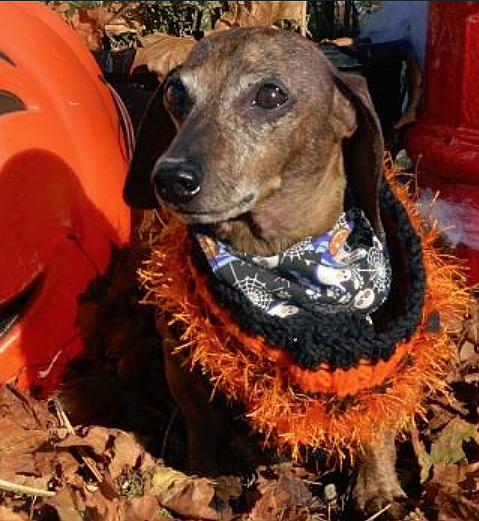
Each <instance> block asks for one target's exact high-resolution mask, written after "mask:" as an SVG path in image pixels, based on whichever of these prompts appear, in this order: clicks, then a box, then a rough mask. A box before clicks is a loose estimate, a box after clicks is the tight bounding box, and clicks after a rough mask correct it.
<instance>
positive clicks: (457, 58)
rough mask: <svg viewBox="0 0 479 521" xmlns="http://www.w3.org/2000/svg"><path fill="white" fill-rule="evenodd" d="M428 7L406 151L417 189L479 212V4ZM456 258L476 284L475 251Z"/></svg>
mask: <svg viewBox="0 0 479 521" xmlns="http://www.w3.org/2000/svg"><path fill="white" fill-rule="evenodd" d="M429 4H430V13H429V33H428V46H427V60H426V72H425V78H424V85H425V95H424V102H425V106H424V110H423V112H422V113H421V115H420V117H419V121H418V123H417V124H416V125H415V126H414V127H413V128H412V129H411V131H410V132H409V135H408V149H409V151H410V153H411V155H412V157H413V158H414V159H415V160H416V161H419V163H418V164H419V166H418V180H419V184H420V185H422V186H429V187H431V188H433V189H434V190H439V192H440V197H441V198H445V199H448V200H449V201H452V202H455V203H461V204H470V205H471V206H473V207H477V209H479V2H454V1H447V2H444V1H431V2H429ZM478 227H479V223H478ZM458 254H459V255H461V256H462V257H464V258H465V259H467V260H468V263H469V266H470V271H469V279H470V282H473V283H475V282H479V252H477V250H475V249H473V248H471V247H468V246H466V245H464V244H460V245H459V246H458Z"/></svg>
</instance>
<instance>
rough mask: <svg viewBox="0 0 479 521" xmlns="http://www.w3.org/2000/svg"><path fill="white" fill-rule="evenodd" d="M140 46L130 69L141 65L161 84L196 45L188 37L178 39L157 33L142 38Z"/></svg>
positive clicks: (194, 41)
mask: <svg viewBox="0 0 479 521" xmlns="http://www.w3.org/2000/svg"><path fill="white" fill-rule="evenodd" d="M141 44H142V47H140V48H139V49H138V51H137V53H136V56H135V60H134V62H133V65H132V67H131V69H132V70H135V69H136V68H137V67H140V66H141V65H146V66H147V67H148V70H149V71H150V72H154V73H155V74H156V75H157V76H158V79H159V80H160V82H161V81H163V80H164V78H165V77H166V75H167V74H168V72H169V71H170V70H171V69H174V68H175V67H176V66H177V65H180V64H181V63H183V62H184V61H185V59H186V57H187V56H188V54H189V52H190V51H191V49H192V48H193V47H194V46H195V45H196V40H195V39H194V38H192V37H190V36H184V37H181V38H180V37H176V36H170V35H169V34H165V33H157V34H149V35H147V36H145V37H143V38H142V39H141Z"/></svg>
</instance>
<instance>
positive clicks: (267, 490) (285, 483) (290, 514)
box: [250, 475, 313, 521]
mask: <svg viewBox="0 0 479 521" xmlns="http://www.w3.org/2000/svg"><path fill="white" fill-rule="evenodd" d="M261 494H262V495H261V498H260V499H259V500H258V501H257V502H256V504H255V506H254V508H253V510H252V512H251V515H250V521H276V520H277V519H281V520H284V521H309V520H310V519H311V516H310V514H309V507H310V506H311V505H312V504H313V496H312V494H311V492H310V491H309V489H308V487H307V486H306V485H305V484H304V482H303V481H302V480H301V479H299V478H296V477H291V476H286V475H280V477H279V480H278V481H273V482H269V483H267V484H266V486H264V487H262V490H261Z"/></svg>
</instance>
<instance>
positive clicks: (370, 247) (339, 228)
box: [195, 208, 391, 319]
mask: <svg viewBox="0 0 479 521" xmlns="http://www.w3.org/2000/svg"><path fill="white" fill-rule="evenodd" d="M195 235H196V239H197V241H198V244H199V245H200V247H201V249H202V251H203V253H204V255H205V257H206V258H207V259H208V263H209V265H210V267H211V270H212V271H213V273H214V275H215V276H216V277H217V278H218V279H220V280H221V281H222V282H223V283H225V284H226V285H228V286H230V287H233V288H235V289H236V290H238V291H240V292H241V293H242V294H243V295H244V296H245V297H246V298H247V299H248V300H249V301H250V302H251V304H253V305H254V306H256V307H257V308H259V309H260V310H261V311H262V312H264V313H266V314H267V315H270V316H275V317H278V318H281V319H285V318H287V317H292V316H300V315H301V313H304V312H306V313H308V314H311V313H313V314H315V313H320V314H324V313H328V314H335V313H354V314H359V315H363V316H365V317H368V316H369V315H370V314H371V313H372V312H374V311H375V310H376V309H378V308H379V307H380V306H381V304H383V303H384V302H385V300H386V299H387V297H388V295H389V290H390V285H391V268H390V265H389V258H388V253H387V249H386V246H385V245H384V244H382V243H381V242H380V241H379V239H378V238H377V237H376V236H375V235H374V232H373V230H372V227H371V225H370V223H369V221H368V220H367V219H366V217H365V216H364V214H363V212H362V210H359V209H356V208H353V209H350V210H348V211H347V212H346V213H343V214H342V215H341V216H340V217H339V219H338V221H337V222H336V224H335V226H334V227H333V229H332V230H330V231H328V232H327V233H325V234H323V235H321V236H319V237H308V238H307V239H306V240H304V241H301V242H299V243H297V244H295V245H293V246H291V247H290V248H288V249H286V250H285V251H283V252H282V253H279V254H278V255H274V256H272V257H259V256H247V255H244V254H242V253H239V252H237V251H234V250H233V249H232V248H231V247H230V246H229V245H227V244H224V243H223V242H220V241H215V240H213V239H212V238H211V237H209V236H208V235H205V234H203V233H200V232H196V234H195Z"/></svg>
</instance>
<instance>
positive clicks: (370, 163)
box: [333, 71, 385, 240]
mask: <svg viewBox="0 0 479 521" xmlns="http://www.w3.org/2000/svg"><path fill="white" fill-rule="evenodd" d="M333 81H334V83H335V85H336V88H337V90H338V91H339V92H337V93H336V95H335V107H334V109H333V110H335V111H336V112H337V114H338V115H337V117H338V118H339V120H341V122H342V124H343V127H344V128H345V132H344V135H345V136H346V139H344V141H343V151H344V167H345V171H346V178H347V183H348V190H349V191H350V192H351V195H352V199H353V201H354V204H355V205H357V206H359V207H360V208H361V209H362V210H363V211H364V214H365V215H366V217H367V218H368V220H369V222H370V223H371V225H372V226H373V228H374V231H375V232H376V235H377V236H378V237H379V238H380V239H381V240H384V238H385V237H384V229H383V226H382V223H381V217H380V207H379V189H380V186H381V183H382V178H383V172H384V140H383V134H382V130H381V124H380V122H379V118H378V116H377V114H376V111H375V109H374V105H373V102H372V99H371V96H370V95H369V91H368V87H367V83H366V80H365V79H364V78H363V77H362V76H359V75H357V74H350V73H349V74H348V73H342V72H338V71H334V72H333ZM338 94H339V95H338ZM345 98H346V99H345Z"/></svg>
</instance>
